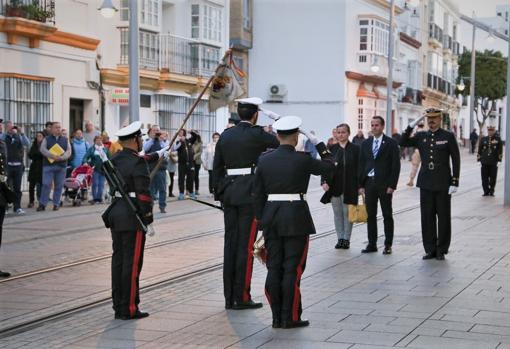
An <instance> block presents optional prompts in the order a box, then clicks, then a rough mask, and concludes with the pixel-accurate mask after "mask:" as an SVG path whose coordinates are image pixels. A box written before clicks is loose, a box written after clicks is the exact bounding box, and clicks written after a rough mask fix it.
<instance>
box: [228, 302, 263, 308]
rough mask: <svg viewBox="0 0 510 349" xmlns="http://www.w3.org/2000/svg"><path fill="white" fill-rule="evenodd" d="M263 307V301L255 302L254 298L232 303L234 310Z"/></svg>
mask: <svg viewBox="0 0 510 349" xmlns="http://www.w3.org/2000/svg"><path fill="white" fill-rule="evenodd" d="M258 308H262V303H255V302H254V301H252V300H249V301H248V302H234V304H232V309H234V310H244V309H258Z"/></svg>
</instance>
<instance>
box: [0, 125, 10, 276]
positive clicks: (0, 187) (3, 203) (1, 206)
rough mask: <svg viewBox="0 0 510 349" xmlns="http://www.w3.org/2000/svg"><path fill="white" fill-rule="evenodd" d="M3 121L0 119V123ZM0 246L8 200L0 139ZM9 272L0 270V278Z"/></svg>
mask: <svg viewBox="0 0 510 349" xmlns="http://www.w3.org/2000/svg"><path fill="white" fill-rule="evenodd" d="M1 122H3V120H2V119H0V123H1ZM0 182H1V183H0V246H2V230H3V229H2V228H3V225H4V218H5V210H6V209H7V205H8V200H7V197H6V194H4V190H8V189H7V147H6V146H5V142H4V141H2V140H0ZM9 276H11V274H10V273H8V272H6V271H1V270H0V278H7V277H9Z"/></svg>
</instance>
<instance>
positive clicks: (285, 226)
mask: <svg viewBox="0 0 510 349" xmlns="http://www.w3.org/2000/svg"><path fill="white" fill-rule="evenodd" d="M317 150H318V152H319V154H320V155H321V157H322V158H323V160H326V161H321V160H317V159H312V157H311V156H310V154H308V153H304V152H297V151H296V150H295V148H294V147H293V146H290V145H280V146H279V147H278V149H276V150H272V151H269V152H267V153H264V154H263V155H262V156H261V157H260V159H259V164H258V166H257V171H256V174H255V185H254V190H253V196H254V198H255V214H256V217H257V220H258V221H259V228H263V229H264V234H265V236H267V235H268V234H269V235H271V236H274V235H276V236H280V237H281V236H303V235H309V234H315V226H314V224H313V220H312V215H311V214H310V209H309V207H308V203H307V202H306V200H297V201H267V198H268V194H301V195H305V194H306V192H307V190H308V183H309V181H310V175H312V174H313V175H322V176H327V177H329V176H332V175H333V171H334V170H335V164H334V163H333V161H332V156H331V153H329V151H327V150H326V146H325V145H324V143H319V144H318V145H317Z"/></svg>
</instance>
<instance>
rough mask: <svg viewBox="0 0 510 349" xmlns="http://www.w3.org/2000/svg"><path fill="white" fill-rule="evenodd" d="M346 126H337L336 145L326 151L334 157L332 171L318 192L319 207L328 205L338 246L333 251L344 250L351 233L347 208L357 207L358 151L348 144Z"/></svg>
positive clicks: (347, 245) (347, 129) (346, 247)
mask: <svg viewBox="0 0 510 349" xmlns="http://www.w3.org/2000/svg"><path fill="white" fill-rule="evenodd" d="M350 134H351V130H350V127H349V125H347V124H340V125H338V126H337V133H336V135H337V141H338V142H337V144H334V145H333V146H332V148H331V149H330V150H331V152H332V153H333V155H334V159H335V163H336V169H335V172H334V174H333V177H332V178H323V179H322V181H321V183H322V188H323V189H324V190H325V191H326V193H324V196H323V197H322V199H321V202H322V203H329V202H331V206H332V207H333V215H334V220H335V230H336V234H337V237H338V243H337V244H336V246H335V248H343V249H348V248H349V247H350V239H351V232H352V223H351V222H349V210H348V205H357V204H358V181H357V179H358V158H359V147H358V146H357V145H355V144H353V143H351V142H349V136H350Z"/></svg>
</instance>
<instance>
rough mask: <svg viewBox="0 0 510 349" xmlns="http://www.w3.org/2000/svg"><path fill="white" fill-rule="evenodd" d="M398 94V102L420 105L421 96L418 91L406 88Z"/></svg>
mask: <svg viewBox="0 0 510 349" xmlns="http://www.w3.org/2000/svg"><path fill="white" fill-rule="evenodd" d="M401 92H402V93H400V94H399V102H401V103H410V104H414V105H422V100H423V94H422V92H421V91H420V90H416V89H414V88H410V87H406V88H405V90H403V91H401Z"/></svg>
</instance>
